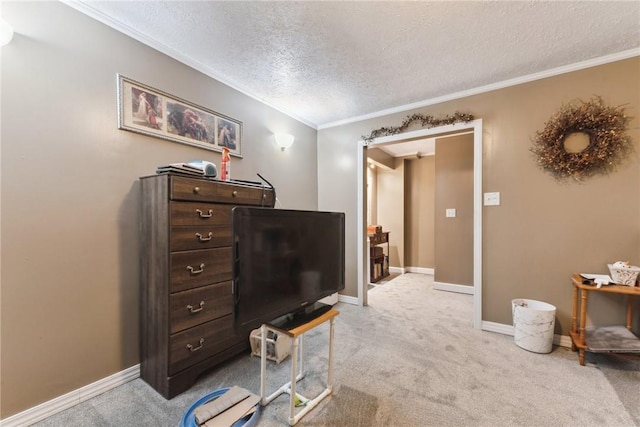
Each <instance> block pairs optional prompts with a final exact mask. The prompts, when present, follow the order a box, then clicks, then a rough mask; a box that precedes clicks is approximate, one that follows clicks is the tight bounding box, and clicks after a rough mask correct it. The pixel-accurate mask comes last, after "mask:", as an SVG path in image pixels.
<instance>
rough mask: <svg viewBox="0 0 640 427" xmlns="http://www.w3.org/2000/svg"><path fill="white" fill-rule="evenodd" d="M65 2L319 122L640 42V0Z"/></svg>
mask: <svg viewBox="0 0 640 427" xmlns="http://www.w3.org/2000/svg"><path fill="white" fill-rule="evenodd" d="M67 4H69V5H70V6H72V7H75V8H77V9H79V10H81V11H83V12H85V13H87V14H88V15H90V16H93V17H94V18H97V19H99V20H101V21H103V22H105V23H107V24H109V25H111V26H113V27H114V28H116V29H118V30H120V31H123V32H125V33H127V34H129V35H132V36H133V37H135V38H137V39H138V40H141V41H143V42H144V43H147V44H149V45H150V46H152V47H154V48H156V49H158V50H160V51H162V52H164V53H167V54H169V55H170V56H172V57H174V58H176V59H178V60H181V61H183V62H185V63H186V64H188V65H190V66H192V67H194V68H197V69H199V70H200V71H202V72H204V73H206V74H208V75H210V76H211V77H214V78H216V79H218V80H220V81H222V82H224V83H226V84H228V85H230V86H232V87H234V88H236V89H239V90H241V91H243V92H245V93H247V94H249V95H251V96H253V97H255V98H257V99H259V100H261V101H264V102H266V103H267V104H269V105H271V106H274V107H276V108H278V109H279V110H281V111H283V112H285V113H287V114H289V115H291V116H292V117H295V118H298V119H300V120H302V121H304V122H305V123H307V124H310V125H311V126H314V127H318V126H320V127H322V126H323V125H327V124H331V123H334V122H337V121H343V120H347V119H351V118H354V117H359V116H362V115H368V114H373V113H375V112H379V111H383V110H388V109H393V108H397V107H400V106H404V105H407V104H413V103H420V102H424V101H426V100H431V99H435V98H438V97H443V96H446V95H450V94H452V93H457V92H461V91H467V90H472V89H474V88H479V87H482V86H485V85H489V84H493V83H496V82H501V81H505V80H510V79H515V78H519V77H522V76H527V75H530V74H534V73H540V72H543V71H546V70H550V69H553V68H557V67H563V66H567V65H569V64H574V63H578V62H581V61H586V60H590V59H593V58H599V57H602V56H606V55H611V54H616V53H619V52H625V51H629V50H632V49H638V48H639V47H640V2H638V1H595V2H593V1H589V2H587V1H550V2H544V1H527V2H522V1H500V2H494V1H492V2H484V1H475V2H466V1H417V2H416V1H413V2H373V1H370V2H350V1H348V2H325V1H305V2H289V1H279V2H272V1H260V2H248V1H229V2H217V1H215V2H214V1H191V2H183V1H161V2H157V1H143V2H141V1H124V2H121V1H106V2H103V1H88V0H85V1H82V2H69V1H67ZM639 52H640V51H639ZM634 54H637V52H636V53H634Z"/></svg>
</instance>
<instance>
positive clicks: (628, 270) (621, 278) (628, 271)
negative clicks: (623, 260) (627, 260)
mask: <svg viewBox="0 0 640 427" xmlns="http://www.w3.org/2000/svg"><path fill="white" fill-rule="evenodd" d="M607 267H609V271H610V272H611V279H613V282H614V283H617V284H618V285H625V286H635V285H636V279H637V278H638V273H640V268H638V267H635V266H632V267H617V266H614V265H613V264H607Z"/></svg>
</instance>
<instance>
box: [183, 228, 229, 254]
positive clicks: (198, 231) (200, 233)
mask: <svg viewBox="0 0 640 427" xmlns="http://www.w3.org/2000/svg"><path fill="white" fill-rule="evenodd" d="M231 234H232V233H231V228H230V227H229V226H228V225H223V226H212V227H174V228H172V229H171V251H172V252H175V251H187V250H191V249H209V248H219V247H222V246H231V240H232V238H231Z"/></svg>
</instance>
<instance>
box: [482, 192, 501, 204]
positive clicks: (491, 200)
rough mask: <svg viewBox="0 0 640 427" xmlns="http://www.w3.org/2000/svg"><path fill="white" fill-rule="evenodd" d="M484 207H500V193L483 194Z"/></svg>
mask: <svg viewBox="0 0 640 427" xmlns="http://www.w3.org/2000/svg"><path fill="white" fill-rule="evenodd" d="M484 205H485V206H499V205H500V193H484Z"/></svg>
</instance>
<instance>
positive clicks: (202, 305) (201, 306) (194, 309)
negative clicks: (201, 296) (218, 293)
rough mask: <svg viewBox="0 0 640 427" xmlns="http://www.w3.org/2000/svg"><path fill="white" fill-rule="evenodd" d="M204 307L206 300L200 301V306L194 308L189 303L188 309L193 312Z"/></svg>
mask: <svg viewBox="0 0 640 427" xmlns="http://www.w3.org/2000/svg"><path fill="white" fill-rule="evenodd" d="M202 309H204V301H200V308H193V306H192V305H191V304H189V305H187V310H189V312H190V313H191V314H193V313H197V312H199V311H202Z"/></svg>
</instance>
